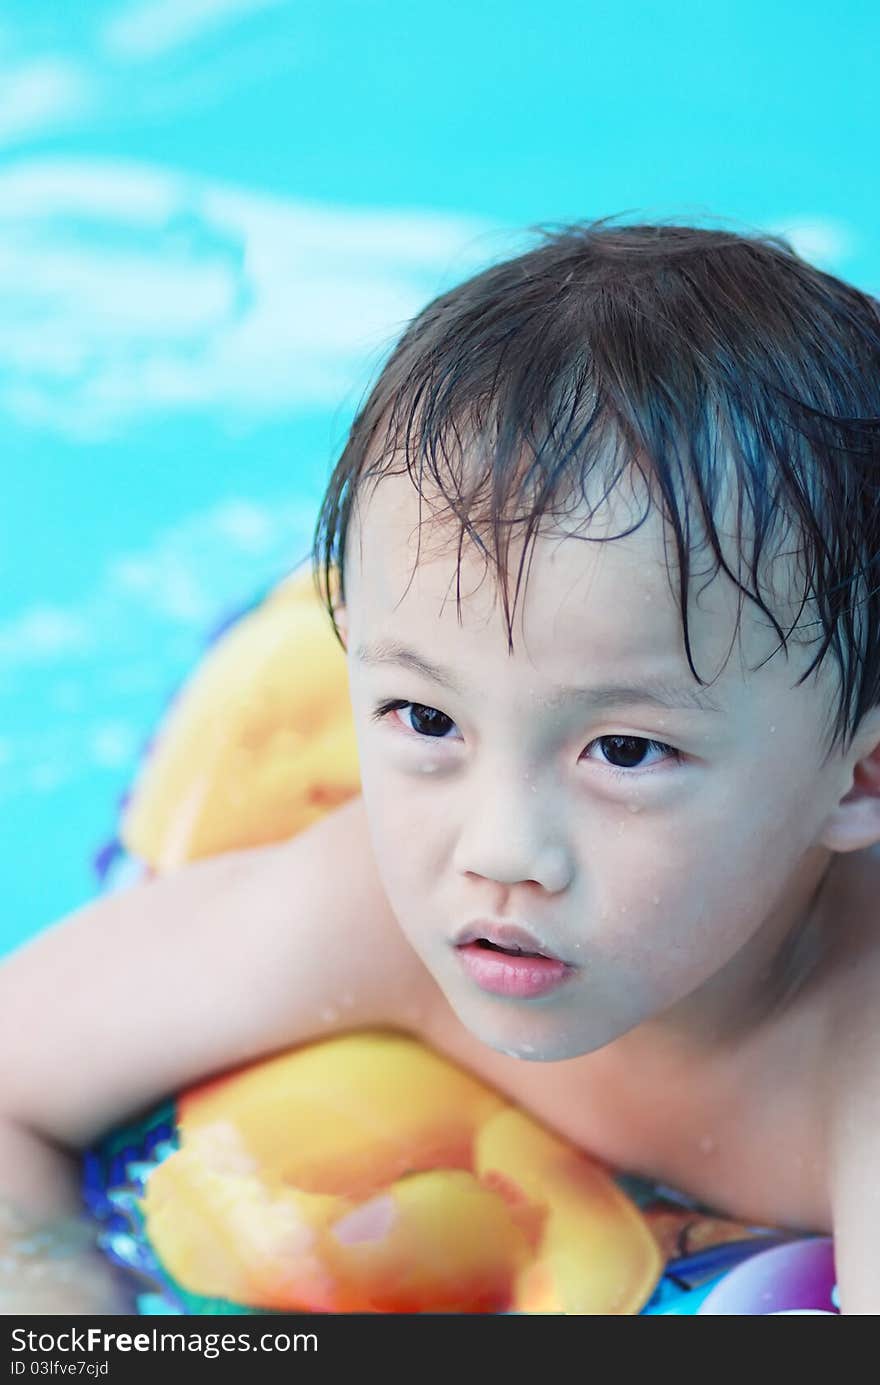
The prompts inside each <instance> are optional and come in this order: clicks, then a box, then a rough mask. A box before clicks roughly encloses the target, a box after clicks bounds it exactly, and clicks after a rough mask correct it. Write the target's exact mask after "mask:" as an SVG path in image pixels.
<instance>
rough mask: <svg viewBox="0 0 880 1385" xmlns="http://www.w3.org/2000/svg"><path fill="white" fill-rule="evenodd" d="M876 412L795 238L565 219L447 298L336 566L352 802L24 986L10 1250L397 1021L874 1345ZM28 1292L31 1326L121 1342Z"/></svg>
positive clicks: (879, 439)
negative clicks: (760, 1245)
mask: <svg viewBox="0 0 880 1385" xmlns="http://www.w3.org/2000/svg"><path fill="white" fill-rule="evenodd" d="M878 419H880V319H878V315H877V311H876V305H875V304H874V302H873V300H871V299H870V298H869V297H867V296H866V295H864V294H861V293H859V292H858V291H857V290H855V289H853V288H851V287H850V286H848V285H846V284H843V283H842V282H840V281H839V280H837V279H834V278H832V277H831V276H829V275H826V274H823V273H821V272H820V271H818V270H816V269H814V268H812V267H811V266H809V265H807V264H805V263H804V262H803V261H801V260H799V259H798V258H797V257H796V256H795V255H794V254H793V252H791V251H790V249H789V248H788V247H787V246H786V245H785V243H784V242H781V241H778V240H774V239H772V238H767V237H764V238H761V237H753V238H747V237H744V236H738V235H733V234H730V233H726V232H720V231H707V230H698V229H695V228H691V227H683V226H669V225H664V226H618V227H614V226H609V225H608V224H607V223H606V222H596V223H591V224H587V225H578V226H573V227H568V228H563V229H562V230H561V231H558V232H555V233H552V234H549V233H548V234H545V236H544V240H543V243H542V244H540V245H538V246H537V247H536V248H535V249H533V250H532V251H530V252H528V253H527V254H525V255H522V256H520V257H519V258H517V259H515V260H512V261H509V262H507V263H505V264H501V265H496V266H494V267H492V268H490V269H489V270H487V271H485V272H484V273H482V274H480V275H478V276H476V277H475V278H474V279H472V280H471V281H469V282H468V283H465V284H464V285H461V286H459V287H458V288H457V289H455V290H453V291H452V292H450V293H448V294H446V295H444V296H443V297H442V298H440V299H438V300H437V301H436V302H434V303H432V304H430V305H429V307H428V308H427V309H425V311H424V312H423V313H422V314H421V315H420V316H419V317H418V318H417V319H416V320H415V321H414V322H413V323H412V324H411V325H410V327H409V328H408V330H407V332H406V333H405V335H404V337H403V338H402V340H401V342H400V344H399V345H398V347H397V348H396V350H395V352H394V353H393V354H392V357H391V359H390V360H389V362H388V364H387V365H386V367H385V368H384V370H383V372H382V374H381V376H380V378H379V380H378V382H377V384H376V387H375V388H374V390H373V392H372V394H371V396H370V397H369V399H368V400H367V402H366V404H365V406H364V408H363V409H362V411H361V413H360V414H359V415H358V418H357V419H356V420H355V423H354V425H353V428H352V432H351V436H350V438H349V442H348V444H347V446H346V449H345V451H344V452H343V455H342V458H341V459H340V461H339V463H338V465H337V468H336V470H335V472H334V475H333V477H332V478H331V482H330V486H329V489H328V493H327V496H326V498H325V502H324V505H323V507H322V511H321V514H320V516H319V521H318V529H317V533H316V546H315V552H316V564H317V563H320V566H321V570H322V572H323V579H324V582H323V591H324V595H325V598H326V600H327V603H328V606H329V607H330V609H331V613H332V614H333V616H334V618H335V621H336V623H337V625H338V629H339V631H340V633H341V638H342V640H343V642H344V644H345V647H346V650H347V655H348V661H349V673H350V686H351V693H352V705H353V709H354V715H355V722H356V728H357V735H358V749H359V757H360V769H361V781H362V793H361V794H360V795H358V797H357V798H356V799H354V800H353V801H352V802H351V803H349V804H346V805H345V806H344V807H343V808H342V809H339V810H338V811H337V812H335V813H333V814H331V815H330V816H329V817H327V818H325V819H324V820H322V821H321V822H320V823H318V824H317V825H316V826H315V827H313V828H311V829H309V830H308V831H307V832H305V833H303V834H302V835H300V836H299V837H297V838H295V839H294V840H292V841H291V842H288V843H284V844H282V845H280V846H275V847H271V848H264V849H261V850H257V851H246V852H239V853H231V854H230V855H228V856H225V857H222V858H220V859H217V860H213V861H207V862H203V863H199V864H197V865H194V866H191V867H188V868H186V869H184V870H182V871H180V872H179V873H178V874H177V875H175V876H172V877H166V878H164V879H161V880H158V881H156V882H153V883H151V884H149V885H145V886H141V887H139V888H137V889H135V890H133V891H131V892H129V893H127V894H126V895H124V896H120V897H116V898H111V899H106V900H101V901H98V902H96V903H94V904H92V905H90V906H88V907H87V908H85V909H83V910H81V911H80V912H79V913H78V914H77V915H76V916H74V917H73V918H72V919H70V920H68V921H65V922H63V923H61V924H60V925H57V926H56V927H55V928H53V929H51V930H49V931H48V932H47V933H45V934H43V935H42V936H40V937H39V938H37V939H36V940H34V941H33V942H32V943H30V944H29V946H27V947H26V948H24V949H22V950H21V951H20V952H19V953H18V954H16V955H15V956H13V957H12V958H11V959H9V960H8V961H7V962H6V964H5V966H4V968H3V969H2V970H0V1040H2V1043H3V1051H4V1052H5V1053H6V1054H10V1053H12V1054H13V1055H14V1061H13V1062H12V1063H11V1064H10V1065H9V1068H8V1071H7V1072H6V1073H5V1074H4V1076H3V1079H2V1087H0V1113H2V1121H0V1189H2V1192H3V1194H4V1196H5V1198H6V1200H7V1203H8V1204H9V1207H10V1209H11V1210H10V1213H9V1215H10V1218H13V1217H14V1218H18V1222H19V1225H20V1226H22V1227H24V1228H25V1230H24V1231H20V1232H18V1233H16V1232H15V1231H14V1230H12V1231H10V1232H9V1233H8V1236H9V1239H10V1241H11V1242H13V1243H16V1235H18V1237H19V1240H20V1237H21V1236H22V1235H24V1234H25V1231H26V1228H27V1225H28V1224H29V1223H30V1224H31V1225H33V1224H34V1223H36V1224H38V1225H42V1224H46V1223H50V1222H51V1221H52V1220H53V1219H57V1218H59V1217H63V1216H64V1215H65V1214H72V1213H73V1212H74V1211H75V1209H76V1206H77V1192H76V1179H77V1169H76V1163H75V1157H74V1156H75V1152H76V1151H77V1150H79V1149H81V1148H82V1147H83V1146H84V1145H86V1144H87V1143H89V1142H90V1141H92V1140H94V1139H95V1138H96V1137H97V1136H98V1135H99V1134H100V1133H101V1132H102V1131H103V1130H105V1129H107V1128H108V1127H110V1126H112V1125H114V1124H116V1123H118V1122H120V1121H122V1120H124V1119H125V1118H126V1117H127V1116H128V1115H130V1114H133V1113H134V1112H135V1111H137V1110H138V1109H140V1108H143V1107H144V1106H146V1105H147V1104H149V1103H150V1102H153V1101H155V1100H156V1099H158V1098H160V1097H161V1096H163V1095H165V1094H166V1093H168V1092H171V1091H173V1090H174V1089H176V1088H180V1087H182V1086H184V1085H186V1084H188V1083H191V1082H193V1081H195V1080H196V1079H199V1078H203V1077H205V1076H207V1075H208V1074H209V1073H212V1072H217V1071H220V1070H222V1069H224V1068H227V1067H230V1066H232V1065H234V1064H238V1063H241V1062H243V1061H245V1060H247V1059H251V1058H255V1057H257V1056H259V1055H261V1054H266V1053H269V1052H272V1051H274V1050H278V1049H281V1048H284V1047H288V1046H290V1045H293V1044H296V1043H300V1042H303V1041H306V1040H308V1039H311V1038H315V1037H318V1036H323V1035H326V1034H327V1033H328V1032H331V1031H333V1030H338V1029H343V1028H345V1029H349V1028H357V1027H361V1026H368V1025H374V1024H375V1025H394V1026H398V1027H400V1028H403V1029H407V1030H409V1031H410V1032H412V1033H415V1034H417V1035H418V1036H420V1037H421V1038H423V1039H424V1040H426V1041H427V1042H428V1043H430V1044H433V1045H434V1046H435V1047H436V1048H437V1049H438V1050H440V1051H441V1052H444V1053H446V1054H447V1055H449V1056H450V1057H452V1058H453V1059H455V1060H457V1061H458V1062H460V1063H462V1064H464V1065H465V1066H467V1067H469V1068H471V1069H472V1070H474V1071H475V1072H476V1073H478V1074H479V1075H480V1076H482V1077H484V1078H485V1079H487V1080H488V1081H490V1082H492V1083H494V1084H496V1085H497V1086H498V1087H499V1088H500V1089H502V1090H503V1091H505V1092H507V1093H508V1094H509V1095H510V1096H512V1097H513V1098H514V1099H516V1100H517V1101H519V1102H521V1103H522V1104H523V1105H524V1106H525V1107H527V1108H528V1109H530V1110H531V1111H533V1112H534V1113H535V1114H536V1115H537V1116H538V1117H539V1118H541V1119H543V1120H544V1121H545V1122H546V1123H547V1124H548V1125H550V1126H552V1127H555V1128H556V1129H557V1130H559V1131H561V1132H562V1133H563V1134H564V1135H566V1136H567V1137H568V1138H570V1139H571V1140H573V1141H575V1142H577V1143H578V1144H580V1145H582V1146H583V1147H584V1148H586V1149H588V1150H590V1151H591V1152H593V1153H594V1154H596V1155H597V1156H598V1157H600V1158H602V1159H605V1160H607V1161H608V1162H609V1163H611V1164H613V1165H615V1166H617V1167H619V1168H622V1169H627V1170H629V1171H632V1172H638V1173H642V1174H644V1175H646V1176H649V1177H654V1178H658V1179H660V1180H662V1181H663V1182H665V1183H667V1184H672V1185H675V1186H679V1187H681V1188H683V1189H685V1190H687V1191H688V1192H690V1193H692V1194H694V1195H696V1196H697V1197H699V1198H700V1199H702V1200H703V1201H705V1202H707V1203H710V1204H711V1205H713V1206H715V1207H717V1208H719V1209H720V1210H724V1211H727V1212H728V1213H729V1214H731V1215H732V1216H735V1217H739V1218H743V1219H746V1220H753V1221H757V1222H765V1223H775V1224H779V1225H790V1226H793V1227H800V1228H804V1229H813V1230H825V1231H833V1233H834V1236H835V1238H836V1255H837V1270H838V1281H839V1289H840V1296H841V1305H842V1310H843V1311H844V1312H845V1313H870V1314H873V1313H877V1312H880V1194H878V1183H877V1173H876V1171H877V1168H878V1166H880V1163H878V1161H880V1034H878V1033H877V1031H876V1020H875V1015H876V1013H877V1006H876V998H877V995H878V989H880V889H878V882H880V850H878V843H880V423H878ZM670 540H671V542H670ZM336 569H338V573H339V581H338V585H337V583H336V582H335V581H334V580H332V579H331V570H336ZM511 579H515V583H514V600H513V605H512V606H511V603H510V583H511ZM453 587H454V588H455V591H454V599H453V593H452V589H453ZM518 602H521V605H520V610H519V612H518V621H517V609H516V608H517V603H518ZM499 606H500V608H501V609H499ZM502 612H503V614H502ZM515 625H516V626H517V629H516V632H514V626H515ZM829 656H830V657H829ZM341 861H344V862H345V870H344V871H340V870H339V868H338V863H339V862H341ZM34 1017H36V1018H37V1025H38V1027H36V1028H34ZM13 1251H14V1245H13ZM32 1263H36V1264H37V1266H38V1270H39V1274H38V1275H37V1276H35V1275H34V1273H31V1275H30V1276H28V1275H23V1274H21V1273H19V1274H18V1276H17V1278H16V1279H15V1280H14V1281H12V1282H10V1284H9V1285H8V1287H7V1289H6V1292H7V1304H9V1305H11V1306H9V1307H7V1310H6V1311H28V1310H30V1311H42V1310H44V1309H45V1305H46V1304H47V1303H49V1304H50V1305H52V1306H53V1307H54V1309H55V1311H66V1312H77V1311H90V1310H94V1309H95V1308H96V1307H97V1309H98V1311H118V1310H119V1309H120V1307H121V1306H122V1307H123V1308H124V1305H121V1304H120V1301H119V1299H118V1298H116V1297H115V1292H116V1291H115V1289H114V1288H113V1287H112V1286H111V1284H110V1282H109V1279H108V1277H107V1276H106V1274H105V1272H104V1270H103V1267H101V1266H99V1265H97V1264H96V1263H94V1262H93V1261H90V1260H89V1258H88V1253H87V1251H85V1250H83V1251H80V1252H78V1253H77V1254H76V1255H74V1256H73V1257H72V1258H71V1259H70V1260H69V1261H68V1264H70V1265H75V1266H76V1270H77V1273H78V1274H79V1280H78V1285H77V1287H76V1288H73V1287H71V1286H69V1285H66V1284H65V1283H64V1282H63V1274H62V1273H61V1272H60V1271H58V1269H57V1267H56V1268H53V1267H52V1266H51V1265H50V1264H49V1263H48V1261H47V1260H45V1259H40V1258H39V1257H38V1258H37V1260H36V1262H32ZM41 1295H42V1297H41ZM47 1311H48V1310H47Z"/></svg>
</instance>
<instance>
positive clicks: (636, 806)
mask: <svg viewBox="0 0 880 1385" xmlns="http://www.w3.org/2000/svg"><path fill="white" fill-rule="evenodd" d="M626 806H627V808H628V809H629V811H630V812H631V813H640V812H641V811H642V809H643V808H644V806H645V805H644V803H637V802H636V801H635V800H633V801H632V802H631V803H627V805H626Z"/></svg>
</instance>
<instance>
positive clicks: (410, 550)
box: [346, 474, 779, 686]
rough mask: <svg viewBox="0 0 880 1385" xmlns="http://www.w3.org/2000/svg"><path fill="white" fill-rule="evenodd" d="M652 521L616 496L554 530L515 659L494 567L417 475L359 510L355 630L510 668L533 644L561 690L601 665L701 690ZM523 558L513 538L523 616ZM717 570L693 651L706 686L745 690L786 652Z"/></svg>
mask: <svg viewBox="0 0 880 1385" xmlns="http://www.w3.org/2000/svg"><path fill="white" fill-rule="evenodd" d="M645 511H646V503H645V499H644V498H643V497H638V496H636V495H635V494H632V495H627V494H625V493H624V492H623V491H621V490H618V491H615V492H613V493H612V494H611V495H610V496H609V497H608V499H607V502H605V503H604V504H603V505H602V506H601V507H600V508H599V509H598V510H597V511H596V513H595V514H593V515H592V516H589V515H588V512H587V510H586V507H584V508H583V509H581V510H578V509H570V510H569V511H568V512H567V514H566V517H565V521H564V522H562V521H560V520H558V519H556V520H553V521H552V522H551V521H547V522H546V523H543V524H542V526H541V529H540V530H539V534H538V537H537V538H535V539H534V540H533V541H530V545H529V551H528V553H526V555H525V566H524V569H523V576H522V581H521V585H520V592H519V596H518V598H517V601H516V612H515V616H514V621H513V630H512V633H513V640H514V651H515V653H514V655H513V656H511V655H509V653H508V644H507V627H506V623H505V620H504V613H503V607H502V604H501V600H500V595H499V591H498V583H497V579H496V576H495V573H494V569H492V568H491V567H490V565H489V564H488V561H487V559H486V557H485V555H483V554H481V553H480V552H479V551H478V550H477V548H476V546H475V544H474V543H473V540H472V539H471V538H470V537H469V536H467V535H466V536H465V537H464V539H463V542H462V548H461V554H460V556H459V551H458V538H459V534H460V522H459V521H458V520H457V519H455V518H454V517H453V518H451V519H450V516H449V513H448V510H447V509H445V508H444V506H443V504H442V503H438V504H432V503H431V502H429V501H428V500H426V499H424V498H420V496H419V493H418V492H417V490H416V489H415V486H414V485H413V482H412V481H411V479H410V477H409V476H408V475H405V474H404V475H400V474H395V475H389V476H385V477H383V478H382V479H381V480H380V481H379V482H378V484H377V485H376V486H375V487H372V488H370V489H368V491H367V493H366V494H365V495H364V496H363V497H362V498H359V503H358V505H357V506H356V507H355V511H354V513H353V517H352V527H351V530H350V533H349V542H348V545H347V551H346V597H347V602H348V606H349V622H350V626H351V627H352V629H356V633H357V638H358V640H372V639H376V638H378V639H381V638H383V637H390V636H393V637H395V638H397V639H400V640H402V641H403V640H406V641H407V642H411V643H413V644H414V645H415V646H416V647H417V648H421V649H422V650H423V652H427V651H426V650H425V645H426V641H427V642H428V643H429V644H430V643H431V642H432V641H434V640H437V639H440V640H441V641H442V642H443V643H444V648H452V647H454V648H455V649H456V652H457V653H461V654H463V655H467V653H468V651H471V652H474V651H477V650H478V651H479V653H480V655H481V657H483V658H488V657H490V656H493V655H494V656H497V657H499V659H500V658H501V657H502V656H503V658H504V660H505V662H506V663H507V664H509V662H510V660H511V658H514V657H516V654H517V653H518V652H519V651H518V650H517V646H518V645H519V644H520V642H522V646H523V649H524V651H525V657H527V658H528V659H529V660H530V661H531V662H532V664H533V665H534V666H535V667H537V668H546V669H547V670H548V671H550V672H551V674H552V676H553V678H554V680H558V681H566V680H569V681H576V675H577V674H578V673H580V674H582V673H583V671H584V666H585V664H589V665H591V666H595V667H597V668H602V669H604V670H605V671H609V670H611V669H613V670H614V671H615V672H618V673H619V672H625V671H632V672H634V673H640V674H643V675H644V674H648V673H653V674H657V675H660V676H663V677H675V678H677V679H678V680H679V681H682V682H685V683H690V684H694V686H696V685H695V683H694V679H693V675H692V673H691V672H690V669H689V667H688V663H687V656H686V650H685V645H684V635H683V630H682V622H681V617H680V613H679V608H678V604H677V599H676V591H675V589H674V588H673V586H672V582H673V581H675V582H677V568H676V562H675V545H674V541H673V538H672V535H671V533H670V532H669V531H668V529H666V527H665V525H664V522H663V520H662V518H661V516H660V515H659V514H658V512H657V511H656V508H655V507H653V506H651V507H648V510H647V515H645ZM634 526H635V527H634ZM627 530H632V532H626V531H627ZM484 541H486V542H488V541H487V540H485V538H484ZM523 551H524V542H523V540H522V539H520V540H517V539H516V537H514V538H513V539H512V541H511V546H510V553H509V557H508V568H509V574H510V575H509V580H508V590H509V593H510V603H511V606H513V601H514V592H515V588H516V580H517V573H518V569H519V564H520V560H521V557H522V556H523ZM667 563H668V566H667ZM714 566H715V565H714V562H711V563H710V561H709V559H708V558H707V557H706V555H705V553H704V554H703V555H697V557H696V560H695V567H694V569H693V571H692V574H691V581H690V584H689V585H690V588H691V590H690V592H689V599H688V619H689V629H690V640H691V648H692V652H693V655H694V659H695V663H696V667H697V669H698V671H699V673H700V676H701V677H702V678H703V680H704V681H711V680H712V679H713V678H714V677H716V675H722V674H723V672H724V670H725V669H726V668H727V667H728V661H729V665H730V668H729V670H728V673H727V675H726V676H727V678H730V677H731V676H733V677H736V676H737V674H739V676H740V677H742V676H744V671H743V666H744V665H745V664H749V663H750V664H752V666H754V665H755V664H757V663H760V662H761V661H762V660H763V659H766V658H767V657H768V656H769V655H770V653H771V652H772V651H773V649H774V648H775V647H776V644H777V642H778V639H777V636H776V635H775V632H774V631H773V630H772V627H771V626H770V625H769V623H768V622H766V621H765V620H764V618H763V617H761V615H760V612H757V616H758V619H755V617H753V616H752V615H751V614H750V611H749V609H748V608H749V606H750V605H751V603H746V608H745V609H744V610H743V611H742V613H741V615H739V619H738V611H739V601H738V593H737V589H736V587H735V585H734V583H732V582H731V581H730V579H729V578H727V577H726V576H725V575H724V574H723V573H720V574H717V575H714V576H713V575H712V574H713V573H714ZM670 573H671V574H672V576H671V577H670ZM457 589H458V592H459V594H460V603H461V604H460V613H459V611H458V610H457V607H456V593H457ZM753 609H754V608H753ZM732 651H733V656H734V657H731V652H732ZM519 657H523V654H520V655H519ZM778 662H779V661H777V660H774V661H772V663H774V664H778Z"/></svg>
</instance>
